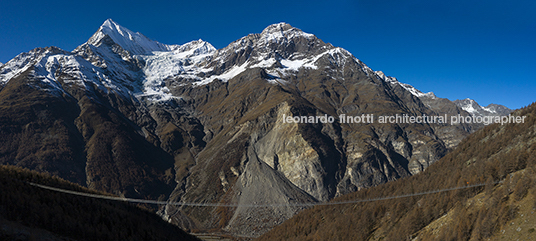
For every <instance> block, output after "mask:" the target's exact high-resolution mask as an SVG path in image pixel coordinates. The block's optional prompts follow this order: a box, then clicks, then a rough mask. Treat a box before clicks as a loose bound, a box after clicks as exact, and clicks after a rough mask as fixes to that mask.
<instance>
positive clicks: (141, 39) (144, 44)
mask: <svg viewBox="0 0 536 241" xmlns="http://www.w3.org/2000/svg"><path fill="white" fill-rule="evenodd" d="M106 36H108V37H110V38H111V39H112V40H113V42H114V43H116V44H118V45H119V46H121V47H122V48H123V49H124V50H126V51H128V52H130V53H131V54H133V55H141V54H150V53H151V52H153V51H171V50H175V49H177V48H178V47H179V46H178V45H167V44H162V43H159V42H157V41H154V40H151V39H149V38H147V37H146V36H145V35H143V34H141V33H139V32H133V31H131V30H129V29H127V28H125V27H123V26H121V25H119V24H118V23H116V22H114V21H113V20H112V19H107V20H106V21H104V23H103V24H102V25H101V26H100V27H99V30H98V31H97V32H96V33H95V34H93V36H91V38H90V39H89V40H88V41H87V44H90V45H93V46H97V47H98V46H100V45H101V44H102V40H103V39H104V38H105V37H106Z"/></svg>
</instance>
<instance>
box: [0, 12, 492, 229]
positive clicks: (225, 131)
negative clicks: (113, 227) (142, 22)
mask: <svg viewBox="0 0 536 241" xmlns="http://www.w3.org/2000/svg"><path fill="white" fill-rule="evenodd" d="M341 114H344V115H346V116H361V115H367V114H373V115H375V116H382V115H390V116H393V115H396V114H399V115H403V114H407V115H412V116H422V115H427V116H434V115H436V116H439V115H447V116H452V115H470V114H471V113H469V112H467V111H466V110H464V108H462V107H460V106H458V105H456V103H454V102H451V101H449V100H447V99H443V98H438V97H436V96H435V95H434V94H433V93H427V94H425V93H422V92H420V91H419V90H417V89H415V88H413V87H412V86H410V85H408V84H403V83H400V82H398V80H396V79H395V78H393V77H389V76H386V75H385V74H383V73H382V72H381V71H373V70H372V69H371V68H369V67H368V66H366V65H365V64H364V63H363V62H361V61H360V60H358V59H357V58H355V57H354V56H353V55H352V54H351V53H349V52H348V51H346V50H344V49H342V48H339V47H334V46H332V45H331V44H329V43H325V42H323V41H322V40H320V39H318V38H317V37H316V36H314V35H312V34H308V33H305V32H303V31H301V30H299V29H297V28H294V27H292V26H290V25H288V24H286V23H279V24H274V25H270V26H268V27H267V28H266V29H264V30H263V31H262V32H261V33H259V34H249V35H247V36H245V37H243V38H241V39H239V40H236V41H234V42H232V43H231V44H229V45H228V46H227V47H225V48H222V49H215V48H214V47H213V46H212V45H210V44H209V43H207V42H205V41H203V40H196V41H192V42H189V43H186V44H183V45H166V44H162V43H159V42H156V41H153V40H150V39H148V38H147V37H145V36H144V35H142V34H140V33H135V32H132V31H130V30H128V29H126V28H124V27H122V26H120V25H118V24H117V23H115V22H113V21H112V20H110V19H109V20H106V22H105V23H104V24H103V25H102V26H101V27H100V28H99V29H98V31H97V32H96V33H95V34H94V35H93V36H91V38H90V39H89V40H88V41H87V42H86V43H84V44H82V45H80V46H79V47H77V48H76V49H75V50H74V51H72V52H68V51H64V50H62V49H59V48H56V47H47V48H37V49H34V50H32V51H30V52H27V53H22V54H20V55H18V56H17V57H15V58H14V59H12V60H10V61H9V62H8V63H6V64H4V65H3V66H1V67H0V136H2V138H1V139H0V164H10V165H16V166H21V167H26V168H30V169H33V170H37V171H42V172H48V173H51V174H54V175H58V176H60V177H62V178H65V179H67V180H69V181H72V182H75V183H78V184H81V185H84V186H86V187H89V188H92V189H96V190H101V191H106V192H109V193H113V194H116V195H120V196H125V197H136V198H148V199H160V200H169V201H173V202H188V203H221V204H233V205H239V206H238V207H237V208H231V207H188V206H180V207H178V206H173V205H164V206H160V207H158V210H157V213H158V214H159V215H161V216H162V217H163V218H164V219H166V220H167V221H169V222H171V223H173V224H177V225H179V226H180V227H183V228H185V229H187V230H191V231H196V230H198V231H207V230H212V231H215V230H216V231H221V232H229V233H232V234H236V235H246V236H253V237H256V236H259V235H261V234H263V233H265V232H267V231H268V230H270V229H271V228H273V227H274V226H275V225H277V224H280V223H282V222H283V221H285V220H287V219H289V218H290V217H292V216H293V215H295V214H296V213H297V212H298V211H300V210H301V209H302V208H301V207H299V206H296V205H286V204H296V203H316V202H324V201H329V200H331V199H333V198H336V197H339V196H342V195H344V194H348V193H351V192H355V191H358V190H361V189H363V188H368V187H372V186H376V185H379V184H383V183H386V182H389V181H394V180H397V179H400V178H403V177H407V176H411V175H414V174H417V173H420V172H422V171H423V170H425V169H426V168H427V167H428V166H430V165H431V164H432V163H434V162H436V161H437V160H439V159H440V158H441V157H443V156H445V155H446V154H447V152H448V151H449V150H451V149H453V148H454V147H456V146H457V145H458V144H459V143H460V141H461V140H462V139H463V138H464V137H466V136H467V135H468V134H469V133H472V132H474V131H475V130H477V129H478V128H481V127H482V125H480V124H473V123H461V124H456V125H451V124H448V123H443V124H428V123H422V124H418V123H414V124H408V123H377V122H375V123H343V122H341V121H340V120H338V116H340V115H341ZM497 114H499V113H497ZM501 114H502V113H501ZM324 115H328V116H333V117H335V118H337V121H334V122H333V123H329V122H319V123H308V124H305V123H289V122H286V121H285V120H284V119H283V117H284V116H287V117H288V116H291V117H292V116H324ZM263 203H264V204H277V205H275V206H271V207H263V208H256V207H255V208H253V207H250V206H248V205H252V204H263Z"/></svg>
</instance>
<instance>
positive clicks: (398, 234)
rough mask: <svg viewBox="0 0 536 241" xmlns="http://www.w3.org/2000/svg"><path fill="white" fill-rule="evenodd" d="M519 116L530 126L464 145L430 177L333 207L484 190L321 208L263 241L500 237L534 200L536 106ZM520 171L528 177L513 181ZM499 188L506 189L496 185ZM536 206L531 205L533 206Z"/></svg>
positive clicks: (491, 130) (489, 130)
mask: <svg viewBox="0 0 536 241" xmlns="http://www.w3.org/2000/svg"><path fill="white" fill-rule="evenodd" d="M516 114H517V115H526V116H528V117H527V119H526V122H525V123H524V124H511V125H504V126H501V125H492V126H488V127H486V128H484V129H482V130H480V131H478V132H476V133H474V134H473V135H471V136H469V137H468V138H466V139H465V140H464V141H463V142H462V143H461V144H460V145H459V146H458V148H457V149H455V150H454V151H453V152H451V153H449V154H448V155H447V156H445V157H444V158H442V160H441V161H438V162H437V163H435V164H433V165H431V166H430V167H429V168H428V169H427V170H426V171H425V172H422V173H420V174H418V175H415V176H412V177H409V178H405V179H401V180H398V181H395V182H391V183H387V184H384V185H381V186H378V187H374V188H370V189H366V190H362V191H359V192H355V193H351V194H348V195H345V196H342V197H340V198H337V199H335V200H334V201H344V200H355V199H367V198H374V197H382V196H396V195H402V194H408V193H416V192H423V191H429V190H436V189H443V188H449V187H455V186H463V185H466V184H467V183H469V184H474V183H488V184H487V185H486V186H485V187H481V188H471V189H464V190H457V191H450V192H444V193H438V194H431V195H425V196H417V197H410V198H401V199H392V200H385V201H377V202H368V203H360V204H348V205H336V206H318V207H315V208H312V209H309V210H306V211H304V212H302V213H300V214H298V215H296V216H295V217H293V218H292V219H290V220H288V221H287V222H285V223H283V224H282V225H280V226H278V227H276V228H274V229H273V230H272V231H271V232H269V233H267V234H265V235H263V236H262V237H260V240H369V239H370V240H407V239H408V238H415V237H417V236H419V237H421V238H422V240H427V237H428V238H429V237H430V236H429V235H432V234H433V235H434V236H433V237H434V239H439V240H468V239H474V240H478V239H483V238H488V237H500V236H498V235H499V233H500V232H502V230H505V229H504V227H506V226H507V225H508V224H507V223H508V222H510V223H511V222H512V221H511V220H516V218H519V215H520V214H519V213H518V210H519V209H520V206H519V205H520V204H519V203H520V202H522V201H523V200H524V199H525V198H531V197H532V195H533V194H534V193H536V188H534V185H533V183H534V180H533V178H534V173H536V172H535V171H534V170H535V169H536V155H535V154H536V124H535V122H536V104H533V105H531V106H529V107H526V108H524V109H522V110H520V111H518V112H517V113H516ZM519 170H523V172H524V173H527V174H526V175H511V174H512V173H514V172H517V171H519ZM497 180H505V182H504V183H503V184H493V183H494V182H495V181H497ZM477 195H481V197H480V200H485V202H486V205H479V206H476V205H471V201H472V200H477V199H475V197H476V196H477ZM533 200H534V199H532V201H530V202H532V204H531V205H534V201H533ZM524 208H525V209H526V207H524ZM530 208H533V207H530ZM445 216H447V217H449V220H446V221H445V222H444V223H443V225H442V227H441V228H439V229H437V230H436V231H435V233H432V232H427V231H426V230H427V229H426V228H425V227H427V226H429V225H430V224H431V223H432V222H433V221H434V220H438V219H439V218H441V217H445ZM444 219H445V218H444ZM430 227H431V226H430ZM505 232H506V231H505ZM527 232H528V231H527Z"/></svg>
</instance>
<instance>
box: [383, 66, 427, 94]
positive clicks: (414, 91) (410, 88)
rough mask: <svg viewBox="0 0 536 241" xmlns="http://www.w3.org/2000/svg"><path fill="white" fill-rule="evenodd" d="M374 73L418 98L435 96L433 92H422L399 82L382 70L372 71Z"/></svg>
mask: <svg viewBox="0 0 536 241" xmlns="http://www.w3.org/2000/svg"><path fill="white" fill-rule="evenodd" d="M374 73H375V74H376V75H377V76H378V77H379V78H380V79H382V80H383V81H385V82H387V83H390V84H398V85H400V86H401V87H402V88H404V89H406V90H407V91H409V92H410V93H411V94H412V95H414V96H416V97H419V98H421V97H430V98H432V99H435V98H437V97H436V96H435V94H434V93H433V92H428V93H423V92H422V91H420V90H418V89H416V88H415V87H413V86H411V85H409V84H405V83H400V82H399V81H398V80H397V79H396V78H395V77H391V76H386V75H385V74H384V73H383V72H382V71H374Z"/></svg>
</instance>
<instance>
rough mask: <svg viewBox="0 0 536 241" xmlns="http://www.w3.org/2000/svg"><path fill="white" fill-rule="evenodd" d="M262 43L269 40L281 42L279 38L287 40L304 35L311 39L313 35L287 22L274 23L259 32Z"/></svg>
mask: <svg viewBox="0 0 536 241" xmlns="http://www.w3.org/2000/svg"><path fill="white" fill-rule="evenodd" d="M260 36H261V40H264V41H262V43H269V42H272V41H273V42H277V43H279V42H281V41H280V40H282V39H284V40H288V39H291V38H294V37H305V38H307V39H313V38H315V36H314V35H313V34H310V33H305V32H303V31H302V30H301V29H298V28H295V27H292V26H291V25H290V24H288V23H284V22H281V23H276V24H272V25H269V26H268V27H266V28H265V29H264V30H263V31H262V32H261V34H260Z"/></svg>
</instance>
